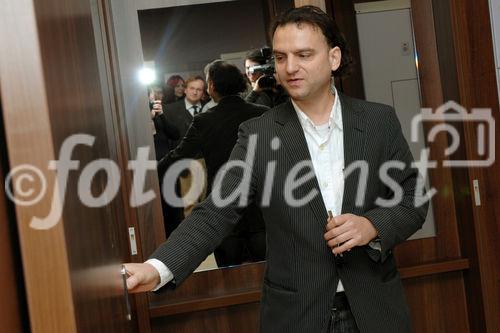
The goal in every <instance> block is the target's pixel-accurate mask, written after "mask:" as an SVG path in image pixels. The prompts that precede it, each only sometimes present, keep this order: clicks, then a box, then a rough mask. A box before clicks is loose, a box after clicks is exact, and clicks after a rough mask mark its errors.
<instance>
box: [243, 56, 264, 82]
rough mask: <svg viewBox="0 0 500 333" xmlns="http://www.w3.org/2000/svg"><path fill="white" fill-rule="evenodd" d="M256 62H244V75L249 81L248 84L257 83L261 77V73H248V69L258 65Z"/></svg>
mask: <svg viewBox="0 0 500 333" xmlns="http://www.w3.org/2000/svg"><path fill="white" fill-rule="evenodd" d="M258 64H259V63H258V62H255V61H252V60H249V59H247V60H245V73H246V75H247V78H248V79H249V80H250V82H252V83H254V82H255V81H257V79H258V78H259V77H261V76H262V73H259V72H254V73H253V74H252V73H250V67H252V66H256V65H258Z"/></svg>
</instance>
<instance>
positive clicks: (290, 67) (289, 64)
mask: <svg viewBox="0 0 500 333" xmlns="http://www.w3.org/2000/svg"><path fill="white" fill-rule="evenodd" d="M298 68H299V67H298V64H297V61H296V60H295V59H294V58H293V57H290V58H288V59H287V61H286V72H287V73H288V74H292V73H295V72H296V71H297V70H298Z"/></svg>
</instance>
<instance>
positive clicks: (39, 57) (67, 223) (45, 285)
mask: <svg viewBox="0 0 500 333" xmlns="http://www.w3.org/2000/svg"><path fill="white" fill-rule="evenodd" d="M0 15H1V19H0V22H1V23H0V25H1V29H0V34H1V39H2V42H3V44H2V46H3V47H4V49H3V51H2V57H1V60H0V77H1V80H2V85H1V89H2V90H1V93H2V101H3V102H4V103H3V107H4V120H5V127H6V137H7V149H8V153H9V159H10V163H11V165H10V167H11V169H12V168H14V167H16V166H18V165H21V164H31V165H34V166H36V167H37V168H39V169H40V170H41V171H42V173H43V175H44V177H45V178H46V179H47V188H48V192H47V193H46V195H45V196H44V197H43V198H42V200H41V201H40V202H39V203H37V204H34V205H30V206H21V205H17V206H16V213H17V222H18V229H19V234H20V239H21V249H22V259H23V267H24V273H25V283H26V289H27V298H28V304H29V315H30V321H31V329H32V331H33V332H65V333H66V332H76V331H78V332H96V331H100V332H110V331H120V332H131V331H133V330H134V329H135V326H136V322H135V321H127V320H126V317H125V315H126V307H125V302H124V296H123V285H122V281H121V276H120V267H121V266H120V264H121V263H122V262H126V261H129V260H130V259H129V255H128V253H129V250H128V243H127V237H126V230H127V229H126V226H125V225H124V224H123V222H122V221H123V220H124V217H123V215H124V214H125V213H124V208H123V207H126V206H125V204H126V203H127V204H128V198H129V193H127V195H126V196H125V197H126V198H127V201H126V203H125V202H124V201H123V200H122V199H123V197H124V196H123V195H122V194H123V192H120V194H119V195H118V197H117V198H115V200H114V201H112V202H111V204H109V205H106V206H104V207H100V208H90V207H87V206H86V205H85V204H83V203H82V202H81V200H80V199H79V197H78V191H77V188H78V180H79V177H80V174H81V171H82V169H83V168H84V167H85V166H86V165H87V164H88V163H90V162H92V161H94V160H96V159H111V160H112V161H114V162H115V163H118V162H119V161H118V158H117V156H116V154H115V153H114V151H115V149H114V148H115V147H116V146H118V143H117V142H116V141H114V136H113V135H112V134H111V135H109V134H110V133H113V132H112V128H113V127H114V124H113V123H110V122H109V118H107V117H106V114H105V110H107V105H105V102H104V96H103V94H102V92H103V90H102V89H101V88H102V86H101V82H100V76H99V70H98V60H97V54H96V46H95V45H96V44H95V42H96V41H95V39H94V33H93V26H92V14H91V7H90V2H88V1H77V0H74V1H65V2H64V5H61V2H60V1H56V0H49V1H43V2H40V1H30V0H22V1H16V2H11V1H3V2H2V11H1V14H0ZM76 133H83V134H88V135H91V136H93V137H95V142H94V145H93V146H92V147H89V146H85V145H79V146H78V147H76V148H75V149H74V151H73V153H72V155H71V157H72V159H74V160H76V161H78V162H79V169H78V171H71V172H70V173H69V177H68V181H67V183H65V184H66V186H67V191H66V192H65V193H64V194H65V196H64V197H62V196H61V198H60V201H59V200H57V198H56V199H53V197H52V190H53V189H54V181H55V172H53V171H50V170H48V162H49V161H50V160H57V159H58V155H59V149H60V148H61V146H62V144H63V142H64V141H65V140H66V139H67V138H68V137H69V136H70V135H73V134H76ZM119 165H120V164H119ZM123 170H125V169H122V172H123ZM63 181H64V180H63ZM109 182H111V183H113V182H119V180H117V179H112V180H109ZM107 183H108V180H107V177H105V175H104V173H102V172H101V173H98V174H97V175H96V176H95V177H94V179H93V180H92V185H91V189H92V193H93V194H94V195H95V196H97V195H99V194H101V192H102V190H103V189H104V188H105V187H106V186H107ZM36 186H38V187H37V188H35V189H39V187H40V186H39V184H36ZM121 190H122V191H124V189H123V188H122V189H121ZM63 198H64V203H63V201H62V200H63ZM53 200H55V201H54V202H56V203H57V202H59V203H60V204H61V206H62V208H63V213H62V218H61V219H60V220H59V221H55V222H58V223H57V224H56V225H55V226H53V227H52V226H46V228H43V229H44V230H40V228H39V229H36V228H33V227H31V226H30V220H31V218H32V217H33V216H37V217H45V216H47V214H48V212H49V211H50V208H51V204H52V203H53ZM44 227H45V226H44Z"/></svg>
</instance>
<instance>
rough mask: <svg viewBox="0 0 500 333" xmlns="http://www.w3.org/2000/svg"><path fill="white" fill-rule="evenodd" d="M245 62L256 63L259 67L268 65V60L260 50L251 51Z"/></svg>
mask: <svg viewBox="0 0 500 333" xmlns="http://www.w3.org/2000/svg"><path fill="white" fill-rule="evenodd" d="M245 60H250V61H253V62H256V63H258V64H259V65H264V64H265V63H266V58H264V56H263V55H262V52H261V51H260V49H256V50H251V51H249V52H248V53H247V55H246V57H245Z"/></svg>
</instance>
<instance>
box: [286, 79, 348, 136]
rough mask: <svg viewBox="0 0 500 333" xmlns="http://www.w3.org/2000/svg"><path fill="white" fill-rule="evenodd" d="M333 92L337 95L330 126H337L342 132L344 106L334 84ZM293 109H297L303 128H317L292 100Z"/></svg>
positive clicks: (329, 121) (331, 113)
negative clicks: (308, 126)
mask: <svg viewBox="0 0 500 333" xmlns="http://www.w3.org/2000/svg"><path fill="white" fill-rule="evenodd" d="M332 92H333V93H334V95H335V101H334V102H333V106H332V110H331V112H330V118H329V120H328V123H329V124H333V125H334V126H336V127H337V128H338V129H340V130H342V129H343V124H342V106H341V104H340V98H339V94H338V93H337V88H335V86H334V85H333V84H332ZM291 101H292V105H293V108H294V109H295V112H297V116H298V117H299V121H300V123H301V125H302V126H307V125H310V126H312V127H316V125H314V122H313V121H312V120H311V118H309V117H308V116H307V114H305V113H304V111H302V110H301V109H300V107H299V106H298V105H297V104H296V103H295V102H294V101H293V99H291Z"/></svg>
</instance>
